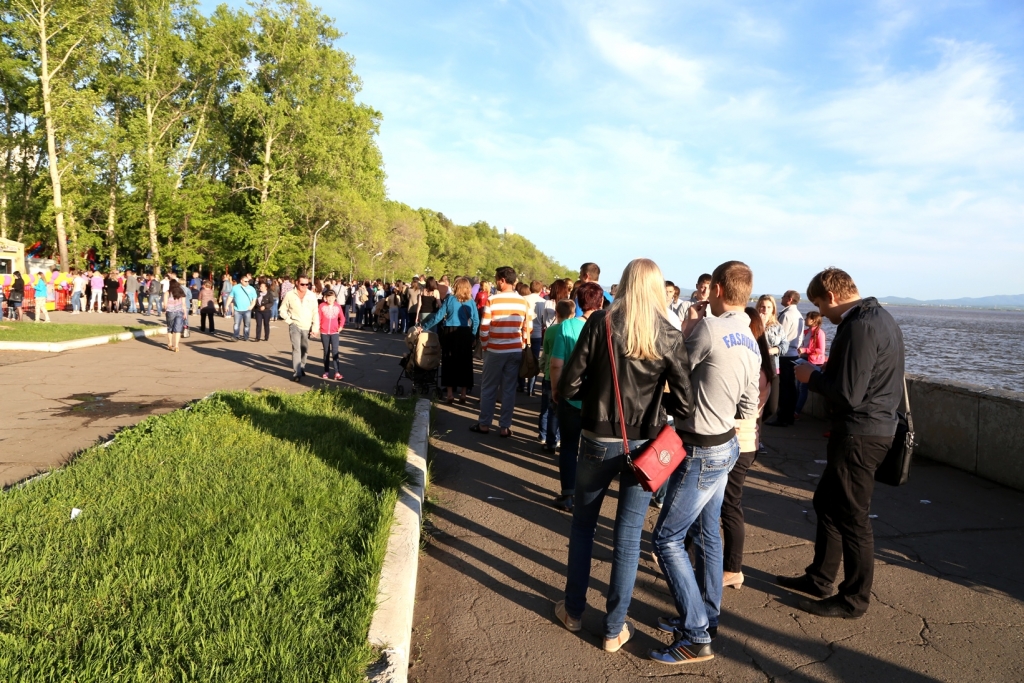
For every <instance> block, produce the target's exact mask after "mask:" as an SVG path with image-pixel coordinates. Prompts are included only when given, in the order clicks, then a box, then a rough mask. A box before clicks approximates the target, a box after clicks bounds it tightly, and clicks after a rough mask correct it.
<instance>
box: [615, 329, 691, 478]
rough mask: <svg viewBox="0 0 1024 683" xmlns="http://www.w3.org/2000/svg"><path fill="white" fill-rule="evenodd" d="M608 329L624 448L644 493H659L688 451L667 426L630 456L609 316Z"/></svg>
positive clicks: (670, 426) (671, 428)
mask: <svg viewBox="0 0 1024 683" xmlns="http://www.w3.org/2000/svg"><path fill="white" fill-rule="evenodd" d="M604 329H605V331H606V333H607V334H606V336H607V337H608V362H609V363H610V364H611V366H612V384H614V385H615V405H616V407H617V408H618V411H619V427H620V429H622V448H623V453H624V454H625V456H626V463H627V464H628V465H629V467H630V468H631V469H632V470H633V475H634V476H635V477H636V480H637V481H638V482H640V486H641V487H642V488H643V490H644V491H652V492H653V491H657V490H658V489H660V488H661V485H662V484H664V483H665V480H666V479H668V478H669V477H670V476H672V473H673V472H675V471H676V468H677V467H679V463H681V462H682V461H683V459H684V458H685V457H686V449H685V448H683V440H682V439H680V438H679V435H678V434H676V430H675V428H673V426H672V425H668V424H667V425H665V426H664V427H662V428H661V432H660V433H659V434H658V436H657V437H656V438H655V439H654V440H653V441H651V442H650V443H649V444H647V445H646V446H644V448H643V450H641V451H640V454H639V455H637V456H635V457H634V456H633V455H632V454H631V453H630V451H629V440H628V439H627V438H626V418H625V415H623V412H622V394H621V393H619V372H618V370H617V369H616V367H615V348H614V346H613V345H612V321H611V315H605V318H604Z"/></svg>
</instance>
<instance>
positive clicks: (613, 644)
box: [604, 621, 636, 652]
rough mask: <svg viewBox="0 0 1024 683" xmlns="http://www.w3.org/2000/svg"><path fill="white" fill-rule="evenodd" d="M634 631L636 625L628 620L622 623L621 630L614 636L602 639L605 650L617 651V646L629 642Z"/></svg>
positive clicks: (619, 646)
mask: <svg viewBox="0 0 1024 683" xmlns="http://www.w3.org/2000/svg"><path fill="white" fill-rule="evenodd" d="M634 633H636V627H635V626H633V624H631V623H629V622H628V621H627V622H625V623H624V624H622V630H621V631H619V635H617V636H615V637H614V638H605V639H604V651H605V652H618V651H619V648H621V647H622V646H623V645H625V644H626V643H628V642H629V639H630V638H632V637H633V634H634Z"/></svg>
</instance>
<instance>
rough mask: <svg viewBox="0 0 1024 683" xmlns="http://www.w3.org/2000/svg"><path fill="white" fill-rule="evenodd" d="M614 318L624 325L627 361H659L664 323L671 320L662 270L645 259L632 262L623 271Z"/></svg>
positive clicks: (609, 310) (609, 319) (614, 307)
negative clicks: (662, 324)
mask: <svg viewBox="0 0 1024 683" xmlns="http://www.w3.org/2000/svg"><path fill="white" fill-rule="evenodd" d="M608 316H609V318H608V321H609V322H610V321H611V316H615V317H616V319H618V320H619V321H621V322H622V323H623V324H624V327H625V332H626V349H625V352H626V354H625V355H626V358H632V359H635V360H658V359H660V358H661V354H660V353H658V338H659V337H660V336H661V321H662V320H668V305H667V304H666V303H665V278H664V277H663V276H662V274H661V268H659V267H658V264H657V263H655V262H654V261H652V260H650V259H646V258H638V259H633V260H632V261H630V262H629V263H628V264H627V265H626V269H625V270H623V271H622V277H621V278H619V289H618V292H617V294H616V297H615V303H613V304H612V305H611V307H610V308H609V309H608Z"/></svg>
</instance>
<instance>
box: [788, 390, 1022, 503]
mask: <svg viewBox="0 0 1024 683" xmlns="http://www.w3.org/2000/svg"><path fill="white" fill-rule="evenodd" d="M907 384H908V385H909V388H910V406H911V409H912V414H913V416H914V432H915V434H916V440H917V448H916V450H915V454H916V455H921V456H923V457H926V458H928V459H930V460H936V461H938V462H941V463H945V464H947V465H952V466H953V467H956V468H959V469H962V470H965V471H967V472H970V473H972V474H976V475H978V476H979V477H984V478H985V479H989V480H991V481H994V482H997V483H1000V484H1003V485H1005V486H1009V487H1012V488H1015V489H1018V490H1021V491H1024V393H1018V392H1013V391H1003V390H1001V389H990V388H987V387H982V386H976V385H973V384H964V383H961V382H952V381H938V380H931V379H926V378H924V377H917V376H913V375H910V376H908V377H907ZM804 412H807V413H810V414H811V415H814V416H815V417H820V418H825V417H827V414H826V412H825V402H824V401H823V400H822V398H821V396H819V395H817V394H814V393H813V392H812V393H811V394H810V396H809V397H808V400H807V405H806V406H805V408H804Z"/></svg>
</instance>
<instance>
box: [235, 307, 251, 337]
mask: <svg viewBox="0 0 1024 683" xmlns="http://www.w3.org/2000/svg"><path fill="white" fill-rule="evenodd" d="M251 323H252V311H239V310H238V309H235V339H238V328H239V327H243V326H244V327H245V341H249V325H250V324H251Z"/></svg>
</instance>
